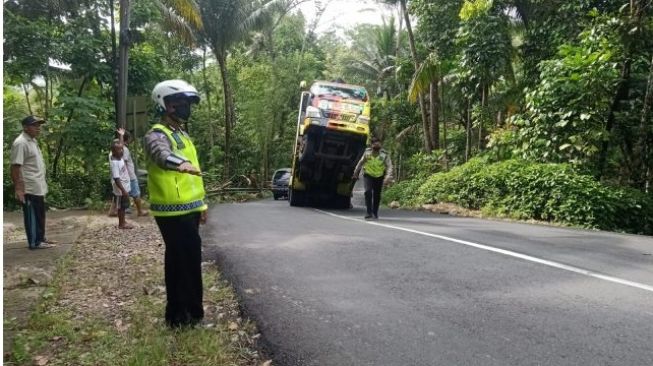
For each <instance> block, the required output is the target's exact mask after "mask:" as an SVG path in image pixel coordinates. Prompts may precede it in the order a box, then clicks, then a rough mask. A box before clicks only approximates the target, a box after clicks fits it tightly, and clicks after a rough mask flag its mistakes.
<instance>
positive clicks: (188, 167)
mask: <svg viewBox="0 0 653 366" xmlns="http://www.w3.org/2000/svg"><path fill="white" fill-rule="evenodd" d="M177 170H178V171H179V172H181V173H188V174H192V175H201V172H200V170H199V169H197V168H195V167H194V166H193V164H191V163H189V162H187V161H185V162H183V163H181V164H180V165H179V166H178V167H177Z"/></svg>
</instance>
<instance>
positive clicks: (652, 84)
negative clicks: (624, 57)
mask: <svg viewBox="0 0 653 366" xmlns="http://www.w3.org/2000/svg"><path fill="white" fill-rule="evenodd" d="M652 105H653V57H651V65H650V67H649V73H648V81H647V83H646V94H645V96H644V105H643V106H642V116H641V118H640V122H639V134H638V135H639V136H640V140H639V143H638V148H637V154H636V155H637V156H638V160H639V169H638V170H639V172H638V173H639V174H638V176H639V177H638V178H639V179H638V182H636V183H637V185H638V187H639V188H640V189H642V190H644V191H645V192H648V188H649V187H648V185H649V182H650V180H651V177H650V172H651V165H650V164H651V162H650V160H649V157H650V149H651V146H650V143H651V128H652V126H651V106H652Z"/></svg>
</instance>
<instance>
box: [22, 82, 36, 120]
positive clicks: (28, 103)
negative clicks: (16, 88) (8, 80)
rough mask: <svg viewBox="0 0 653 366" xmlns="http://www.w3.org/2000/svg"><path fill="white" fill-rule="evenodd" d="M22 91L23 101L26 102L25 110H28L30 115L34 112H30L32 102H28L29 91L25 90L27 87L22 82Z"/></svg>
mask: <svg viewBox="0 0 653 366" xmlns="http://www.w3.org/2000/svg"><path fill="white" fill-rule="evenodd" d="M23 92H24V93H25V102H26V103H27V112H29V114H30V115H31V114H34V112H32V103H30V101H29V91H28V90H27V87H26V86H25V83H23Z"/></svg>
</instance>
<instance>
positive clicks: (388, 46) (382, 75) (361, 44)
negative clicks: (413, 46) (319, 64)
mask: <svg viewBox="0 0 653 366" xmlns="http://www.w3.org/2000/svg"><path fill="white" fill-rule="evenodd" d="M353 38H354V40H355V42H356V44H355V45H354V47H352V49H354V50H358V54H356V55H352V56H351V57H349V58H348V59H347V60H346V62H345V64H346V66H345V72H346V73H348V74H351V75H356V76H358V77H360V78H363V79H364V80H367V81H369V82H370V83H373V84H375V87H376V89H377V92H378V93H379V94H383V95H385V97H386V98H388V99H389V98H390V97H391V94H396V92H397V90H396V89H397V88H396V85H393V84H392V82H393V81H394V80H392V78H390V76H391V75H393V73H394V71H395V70H396V68H397V64H396V62H397V57H396V52H397V50H396V47H397V39H398V38H400V35H399V34H398V33H397V29H396V28H395V19H394V17H390V19H388V20H387V21H386V19H383V24H382V25H378V26H363V27H362V28H361V29H360V31H359V33H358V34H356V36H355V37H353Z"/></svg>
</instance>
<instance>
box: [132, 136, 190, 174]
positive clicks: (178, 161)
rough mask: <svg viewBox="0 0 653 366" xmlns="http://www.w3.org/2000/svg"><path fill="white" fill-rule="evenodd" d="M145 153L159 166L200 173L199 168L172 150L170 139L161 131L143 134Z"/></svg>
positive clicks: (183, 171)
mask: <svg viewBox="0 0 653 366" xmlns="http://www.w3.org/2000/svg"><path fill="white" fill-rule="evenodd" d="M145 153H146V154H147V156H148V157H149V159H150V160H152V161H153V162H154V163H155V164H156V165H158V166H159V167H160V168H163V169H168V170H177V171H179V172H182V173H189V174H194V175H200V174H201V173H200V170H199V169H198V168H197V167H194V166H193V165H192V164H191V163H190V162H189V161H188V160H187V159H185V158H184V157H182V156H178V155H176V154H174V153H173V152H172V149H171V147H170V141H169V140H168V137H167V136H166V135H165V133H163V132H158V131H150V132H148V133H147V134H146V135H145Z"/></svg>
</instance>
